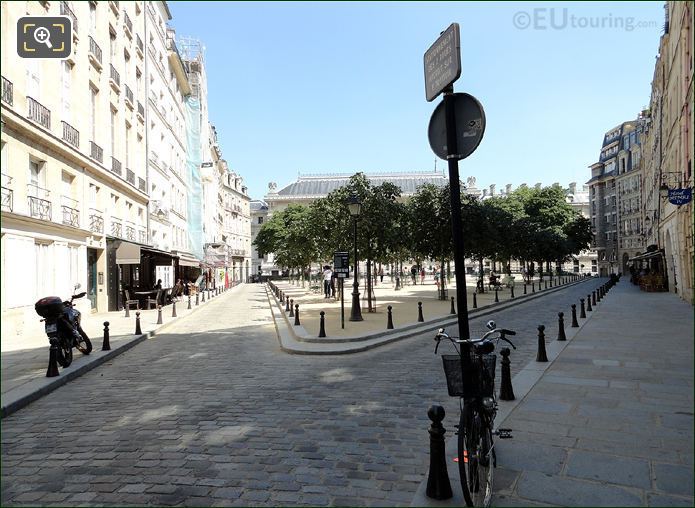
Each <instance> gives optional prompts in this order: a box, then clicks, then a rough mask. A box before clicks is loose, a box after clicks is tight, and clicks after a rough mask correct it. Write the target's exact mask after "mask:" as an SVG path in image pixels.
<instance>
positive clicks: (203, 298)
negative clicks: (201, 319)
mask: <svg viewBox="0 0 695 508" xmlns="http://www.w3.org/2000/svg"><path fill="white" fill-rule="evenodd" d="M201 293H203V297H202V298H201V299H200V301H201V302H202V303H205V290H204V289H203V290H202V291H201ZM196 303H197V302H196Z"/></svg>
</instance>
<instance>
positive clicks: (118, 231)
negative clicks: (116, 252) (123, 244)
mask: <svg viewBox="0 0 695 508" xmlns="http://www.w3.org/2000/svg"><path fill="white" fill-rule="evenodd" d="M111 236H115V237H118V238H123V224H121V219H119V218H118V217H111Z"/></svg>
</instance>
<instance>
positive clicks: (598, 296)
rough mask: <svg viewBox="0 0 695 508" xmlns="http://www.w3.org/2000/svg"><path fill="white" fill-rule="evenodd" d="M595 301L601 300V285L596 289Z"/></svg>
mask: <svg viewBox="0 0 695 508" xmlns="http://www.w3.org/2000/svg"><path fill="white" fill-rule="evenodd" d="M596 301H597V302H600V301H601V286H599V287H598V289H596Z"/></svg>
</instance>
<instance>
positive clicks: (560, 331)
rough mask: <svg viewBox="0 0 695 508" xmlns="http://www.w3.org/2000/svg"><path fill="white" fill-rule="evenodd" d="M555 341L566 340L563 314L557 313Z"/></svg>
mask: <svg viewBox="0 0 695 508" xmlns="http://www.w3.org/2000/svg"><path fill="white" fill-rule="evenodd" d="M557 340H567V335H565V313H564V312H558V313H557Z"/></svg>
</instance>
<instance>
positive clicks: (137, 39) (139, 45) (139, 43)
mask: <svg viewBox="0 0 695 508" xmlns="http://www.w3.org/2000/svg"><path fill="white" fill-rule="evenodd" d="M135 43H136V45H137V48H138V50H139V51H140V53H142V52H143V51H144V50H145V45H144V44H143V43H142V39H141V38H140V36H139V35H136V36H135Z"/></svg>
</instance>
